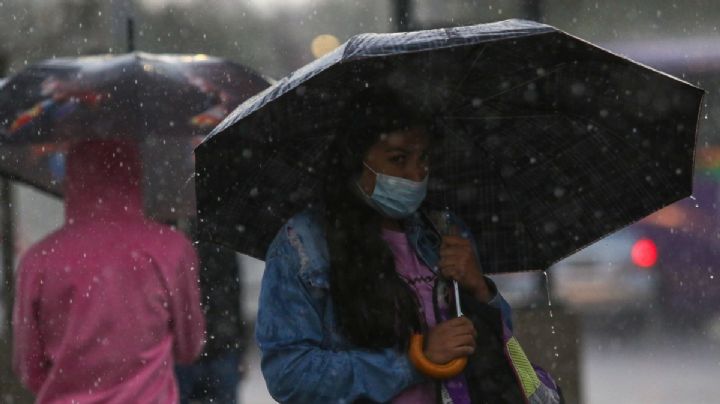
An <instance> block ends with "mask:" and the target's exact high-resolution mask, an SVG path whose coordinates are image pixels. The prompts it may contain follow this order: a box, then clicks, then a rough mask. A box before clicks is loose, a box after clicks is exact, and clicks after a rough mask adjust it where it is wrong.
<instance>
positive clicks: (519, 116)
mask: <svg viewBox="0 0 720 404" xmlns="http://www.w3.org/2000/svg"><path fill="white" fill-rule="evenodd" d="M553 115H555V114H535V115H511V116H500V115H498V116H447V117H446V118H447V119H448V120H468V121H474V120H477V121H480V120H483V121H484V120H489V119H495V120H503V119H518V118H522V119H532V118H545V117H549V116H553Z"/></svg>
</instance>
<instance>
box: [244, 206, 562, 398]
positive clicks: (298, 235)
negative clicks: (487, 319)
mask: <svg viewBox="0 0 720 404" xmlns="http://www.w3.org/2000/svg"><path fill="white" fill-rule="evenodd" d="M449 220H451V221H453V222H454V223H455V224H457V225H458V226H459V227H460V229H461V231H462V232H464V233H466V234H468V236H469V237H471V236H470V235H469V232H468V231H467V228H466V227H465V226H464V225H463V224H462V223H460V222H459V220H457V219H456V218H455V217H454V216H452V215H451V216H450V217H449ZM322 222H323V221H322V217H321V213H319V212H317V211H312V210H307V211H304V212H302V213H300V214H298V215H296V216H294V217H293V218H291V219H290V220H289V221H288V222H287V223H286V224H285V225H284V226H283V228H282V229H281V230H280V231H279V232H278V234H277V236H276V237H275V239H274V240H273V242H272V243H271V245H270V247H269V249H268V253H267V256H266V261H265V273H264V275H263V280H262V286H261V290H260V302H259V312H258V318H257V324H256V339H257V342H258V345H259V347H260V350H261V353H262V361H261V367H262V372H263V375H264V377H265V381H266V383H267V387H268V390H269V391H270V394H271V395H272V396H273V398H275V399H276V400H277V401H279V402H282V403H353V402H356V401H371V402H379V403H385V402H390V401H391V400H392V399H393V397H395V396H396V395H398V394H399V393H400V392H401V391H403V390H404V389H405V388H407V387H409V386H411V385H413V384H416V383H421V382H424V381H426V380H427V379H426V378H425V376H423V375H422V374H420V373H419V372H418V371H417V370H416V369H415V368H414V366H413V365H412V364H411V363H410V361H409V359H408V357H407V354H406V353H405V352H401V351H398V350H397V349H395V348H386V349H382V350H377V349H374V350H373V349H366V348H362V347H357V346H353V345H351V344H350V343H349V342H348V341H347V340H346V339H345V338H344V337H343V336H342V335H341V334H340V331H339V329H338V327H337V325H336V322H335V316H334V313H333V303H332V299H331V298H330V294H329V287H330V282H329V257H328V249H327V243H326V239H325V235H324V228H323V225H322ZM427 227H428V226H427V224H425V223H423V216H422V215H421V214H420V213H417V214H415V215H414V216H412V217H410V218H409V219H408V220H406V223H405V229H406V234H407V236H408V240H409V241H410V243H411V245H412V246H414V247H415V250H416V252H417V254H418V256H419V257H420V258H421V259H422V260H423V261H424V262H425V264H426V265H428V266H429V267H430V268H432V267H434V266H436V264H437V262H438V260H439V254H438V247H439V244H438V243H437V240H433V239H432V238H431V237H427V236H428V229H427ZM488 281H489V280H488ZM488 283H489V284H490V286H491V288H494V284H492V282H491V281H489V282H488ZM495 292H496V290H495ZM489 306H490V307H493V308H494V309H495V310H496V311H497V312H498V313H500V316H499V317H500V318H502V324H503V325H502V326H501V328H502V329H504V330H506V331H505V333H508V334H511V330H512V323H511V321H510V319H511V313H510V306H509V305H508V304H507V302H506V301H505V300H504V299H503V298H502V296H501V295H500V294H499V293H495V297H494V298H493V299H492V300H491V301H490V302H489ZM505 353H506V354H508V352H505ZM505 356H507V357H509V356H508V355H505ZM521 377H522V376H521V375H520V376H518V377H517V380H518V382H520V381H521ZM535 384H537V383H535ZM549 384H551V385H552V386H551V387H554V383H549ZM518 385H520V383H518ZM531 387H533V386H532V385H531ZM535 390H539V389H538V388H537V386H535ZM526 391H527V390H526ZM553 392H554V389H553V390H552V391H550V393H553ZM532 393H536V391H532ZM527 396H528V397H526V398H527V400H523V401H525V402H529V403H536V402H537V403H546V404H549V403H555V402H559V401H552V400H545V401H536V400H531V399H530V398H531V396H532V394H527Z"/></svg>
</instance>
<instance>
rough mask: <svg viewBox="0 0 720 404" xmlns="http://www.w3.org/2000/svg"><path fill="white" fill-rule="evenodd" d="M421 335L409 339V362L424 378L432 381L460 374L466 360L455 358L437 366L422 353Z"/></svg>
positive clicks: (414, 335)
mask: <svg viewBox="0 0 720 404" xmlns="http://www.w3.org/2000/svg"><path fill="white" fill-rule="evenodd" d="M423 339H424V337H423V335H422V334H413V335H412V336H411V337H410V350H409V352H408V356H409V357H410V362H412V364H413V365H415V367H416V368H417V369H418V370H419V371H420V372H421V373H422V374H424V375H425V376H429V377H432V378H433V379H449V378H451V377H453V376H456V375H458V374H460V372H462V371H463V369H465V365H467V358H456V359H453V360H451V361H450V362H448V363H444V364H437V363H434V362H431V361H430V359H428V358H427V357H425V354H424V353H423Z"/></svg>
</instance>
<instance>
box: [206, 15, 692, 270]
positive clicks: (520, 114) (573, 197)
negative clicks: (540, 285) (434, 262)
mask: <svg viewBox="0 0 720 404" xmlns="http://www.w3.org/2000/svg"><path fill="white" fill-rule="evenodd" d="M372 87H378V88H390V89H392V91H393V92H394V93H395V94H397V95H399V98H400V99H402V100H404V101H405V102H406V103H407V105H411V106H417V108H422V109H423V110H424V111H429V113H431V114H432V115H434V116H435V120H436V122H437V125H435V131H436V133H437V134H439V135H442V136H439V139H440V140H438V141H437V142H438V146H439V147H437V148H436V147H434V149H438V150H440V151H441V157H440V158H439V159H437V160H436V161H434V162H433V164H432V169H431V174H430V189H429V195H428V198H429V200H430V202H435V203H436V204H439V205H441V206H443V205H446V204H447V205H449V207H450V209H452V210H454V211H455V212H457V213H458V214H459V215H460V216H461V217H462V218H463V219H464V220H465V221H466V222H467V223H468V224H469V226H470V227H471V229H472V230H473V232H474V234H475V236H476V238H477V240H478V243H479V249H480V255H481V257H480V258H481V261H482V265H483V267H484V270H485V271H486V272H488V273H493V272H509V271H521V270H533V269H545V268H547V267H548V266H550V265H551V264H552V263H554V262H556V261H558V260H559V259H561V258H563V257H565V256H567V255H569V254H571V253H573V252H574V251H576V250H578V249H580V248H582V247H583V246H586V245H588V244H589V243H591V242H593V241H595V240H597V239H599V238H601V237H603V236H605V235H607V234H609V233H610V232H613V231H615V230H617V229H619V228H621V227H623V226H625V225H627V224H629V223H632V222H633V221H636V220H638V219H639V218H642V217H643V216H645V215H647V214H649V213H651V212H653V211H655V210H657V209H659V208H661V207H663V206H665V205H668V204H670V203H672V202H674V201H676V200H678V199H680V198H683V197H685V196H688V195H689V194H690V193H691V188H692V171H693V153H694V145H695V137H696V130H697V118H698V113H699V108H700V101H701V98H702V94H703V92H702V90H700V89H698V88H696V87H693V86H691V85H689V84H687V83H685V82H682V81H680V80H677V79H675V78H673V77H670V76H668V75H665V74H663V73H661V72H658V71H655V70H652V69H650V68H647V67H644V66H642V65H639V64H637V63H634V62H632V61H630V60H628V59H625V58H622V57H619V56H617V55H614V54H612V53H610V52H607V51H605V50H603V49H601V48H598V47H596V46H594V45H592V44H590V43H587V42H585V41H583V40H580V39H578V38H575V37H573V36H571V35H568V34H566V33H564V32H562V31H559V30H557V29H555V28H553V27H550V26H547V25H543V24H538V23H534V22H529V21H521V20H509V21H503V22H498V23H492V24H483V25H475V26H469V27H458V28H448V29H438V30H430V31H418V32H408V33H395V34H364V35H358V36H355V37H353V38H351V39H350V40H348V41H347V42H346V43H345V44H343V45H342V46H341V47H340V48H338V49H336V50H335V51H334V52H332V53H329V54H327V55H326V56H324V57H323V58H321V59H318V60H316V61H315V62H313V63H311V64H309V65H307V66H305V67H303V68H301V69H299V70H297V71H295V72H294V73H292V74H291V75H289V76H288V77H285V78H284V79H282V80H280V81H279V82H277V83H276V84H275V85H273V86H272V87H270V88H268V89H267V90H265V91H264V92H262V93H261V94H258V95H257V96H255V97H253V98H252V99H250V100H248V101H246V102H245V103H243V104H242V105H241V106H240V107H238V108H237V109H236V110H235V111H233V113H231V114H230V115H229V116H228V117H227V118H226V119H225V120H224V121H223V122H222V123H221V124H220V125H219V126H218V127H216V128H215V129H214V130H213V132H212V133H211V134H210V135H209V136H208V137H207V138H206V139H205V141H204V142H203V143H202V144H201V145H200V146H198V147H197V148H196V150H195V155H196V159H197V165H196V181H197V187H196V189H197V197H198V210H199V211H198V216H199V219H200V237H202V238H204V239H208V240H213V241H215V242H218V243H224V244H227V245H230V246H232V247H234V248H235V249H237V250H239V251H241V252H243V253H247V254H250V255H253V256H255V257H262V256H263V254H264V251H265V249H266V248H267V246H268V244H269V242H270V241H271V240H272V237H273V236H274V234H275V233H276V231H277V229H278V228H280V226H281V225H282V223H283V222H285V221H286V220H287V219H288V218H289V217H291V216H292V215H293V214H294V213H296V212H298V211H300V210H302V209H304V208H306V207H307V206H309V205H311V204H312V203H313V202H314V200H315V198H317V192H318V191H319V190H320V189H321V185H322V181H323V177H324V173H325V171H324V170H326V169H328V166H327V165H326V161H327V160H328V159H327V156H325V155H324V151H325V150H326V149H327V147H328V144H329V143H330V140H331V137H332V136H333V135H334V134H335V133H340V132H341V131H342V129H343V127H345V126H346V125H348V122H347V121H344V120H343V119H342V110H343V108H344V105H346V103H347V100H348V99H350V98H351V97H353V96H355V95H356V94H358V92H360V91H363V89H365V88H372Z"/></svg>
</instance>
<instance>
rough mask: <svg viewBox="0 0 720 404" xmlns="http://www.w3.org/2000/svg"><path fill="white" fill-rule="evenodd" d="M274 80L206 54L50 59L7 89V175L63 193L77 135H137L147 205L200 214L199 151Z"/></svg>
mask: <svg viewBox="0 0 720 404" xmlns="http://www.w3.org/2000/svg"><path fill="white" fill-rule="evenodd" d="M268 85H269V83H268V81H267V80H266V79H264V78H263V77H261V76H260V75H258V74H256V73H255V72H253V71H251V70H250V69H248V68H247V67H244V66H242V65H239V64H236V63H232V62H229V61H226V60H223V59H219V58H214V57H209V56H206V55H153V54H147V53H139V52H138V53H130V54H125V55H119V56H112V55H102V56H88V57H79V58H57V59H51V60H47V61H44V62H41V63H38V64H36V65H33V66H31V67H29V68H27V69H25V70H23V71H22V72H20V73H18V74H17V75H15V76H12V77H9V78H8V79H7V81H6V82H5V83H4V84H3V85H1V86H0V173H2V175H4V176H7V177H10V178H13V179H16V180H20V181H22V182H25V183H28V184H31V185H34V186H36V187H38V188H40V189H42V190H45V191H48V192H51V193H53V194H56V195H61V194H62V192H63V186H62V183H63V179H64V176H65V168H64V167H65V164H64V162H65V155H66V152H67V150H68V144H69V143H70V142H73V141H79V140H87V139H98V138H123V139H136V140H137V141H138V142H140V144H141V151H142V154H143V164H144V175H143V177H144V182H145V184H144V185H145V189H146V192H145V194H146V195H145V204H146V208H147V209H148V211H149V212H150V213H151V214H152V215H154V216H156V217H161V218H173V217H177V216H187V215H192V214H194V206H193V202H194V195H193V186H192V184H189V183H187V182H188V179H189V178H190V177H191V176H192V172H193V161H192V148H193V147H194V146H195V145H196V144H197V143H199V142H200V140H201V139H202V136H204V135H205V134H207V132H208V131H209V130H210V129H211V128H212V127H214V126H215V125H216V124H217V123H218V122H220V121H221V120H222V119H223V118H224V117H225V116H226V115H227V113H228V112H229V111H231V110H232V109H233V108H235V107H236V106H237V105H238V104H240V103H241V102H242V101H244V100H245V99H247V98H248V97H250V96H251V95H253V94H255V93H257V92H258V91H260V90H262V89H264V88H266V87H267V86H268Z"/></svg>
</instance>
